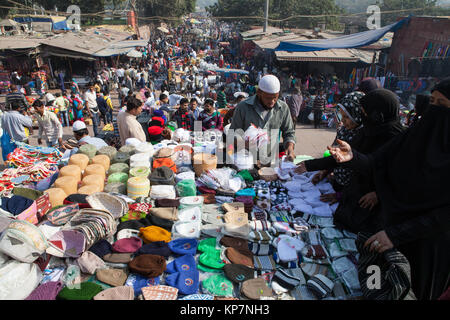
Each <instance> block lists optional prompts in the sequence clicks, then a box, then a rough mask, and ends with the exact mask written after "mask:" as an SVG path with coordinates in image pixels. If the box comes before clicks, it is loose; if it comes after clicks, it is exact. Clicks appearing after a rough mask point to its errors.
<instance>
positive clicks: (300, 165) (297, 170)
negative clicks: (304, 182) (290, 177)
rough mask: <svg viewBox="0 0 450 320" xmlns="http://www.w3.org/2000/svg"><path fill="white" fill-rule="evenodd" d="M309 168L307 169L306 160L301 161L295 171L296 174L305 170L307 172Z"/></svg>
mask: <svg viewBox="0 0 450 320" xmlns="http://www.w3.org/2000/svg"><path fill="white" fill-rule="evenodd" d="M307 171H308V170H306V166H305V162H304V161H302V162H300V163H299V164H298V165H297V167H296V168H295V169H294V172H295V173H296V174H304V173H305V172H307Z"/></svg>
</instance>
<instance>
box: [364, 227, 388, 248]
mask: <svg viewBox="0 0 450 320" xmlns="http://www.w3.org/2000/svg"><path fill="white" fill-rule="evenodd" d="M368 246H370V251H374V250H375V251H376V252H378V253H383V252H384V251H386V250H389V249H392V248H393V247H394V244H393V243H392V242H391V239H389V237H388V236H387V234H386V232H385V231H384V230H382V231H380V232H378V233H376V234H374V235H373V236H371V237H370V238H369V239H367V241H366V243H365V244H364V248H366V247H368Z"/></svg>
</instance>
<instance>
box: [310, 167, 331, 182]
mask: <svg viewBox="0 0 450 320" xmlns="http://www.w3.org/2000/svg"><path fill="white" fill-rule="evenodd" d="M327 175H328V170H320V171H319V172H317V173H316V174H315V175H314V176H313V177H312V179H311V182H312V184H314V185H316V184H318V183H319V182H320V181H322V180H323V179H325V178H326V177H327Z"/></svg>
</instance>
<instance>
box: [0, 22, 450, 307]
mask: <svg viewBox="0 0 450 320" xmlns="http://www.w3.org/2000/svg"><path fill="white" fill-rule="evenodd" d="M198 23H199V24H198V25H197V26H196V28H203V29H204V31H205V32H206V31H207V30H208V32H210V35H211V36H210V37H209V38H207V40H203V41H202V40H201V38H200V37H199V36H192V34H190V33H189V30H190V28H191V27H192V25H191V24H190V23H189V22H188V21H186V23H185V24H182V25H180V26H178V27H176V28H172V29H170V31H169V34H170V36H169V34H167V33H163V32H160V33H157V34H154V35H153V34H152V36H151V38H150V39H149V41H148V46H146V47H144V48H141V51H140V52H141V53H142V57H141V58H132V59H128V61H121V62H120V63H119V64H118V65H116V66H115V67H110V66H104V67H102V69H101V70H98V71H97V72H96V73H95V74H93V75H92V76H91V77H90V82H89V83H88V84H87V85H85V86H82V85H81V84H79V83H77V81H76V80H75V79H74V78H71V77H70V75H67V76H65V75H64V74H62V73H61V72H58V74H57V79H58V90H43V86H42V84H41V83H38V82H39V79H38V78H36V79H34V83H33V84H32V85H31V87H32V88H33V90H34V92H35V93H36V94H35V95H31V94H30V92H31V89H30V85H29V83H30V81H31V80H32V79H31V78H30V77H29V76H28V75H23V76H22V77H24V78H26V81H24V80H23V79H20V77H19V75H18V74H17V72H14V73H13V74H12V76H11V77H12V81H11V85H10V88H9V92H8V93H7V95H6V102H5V105H4V106H3V110H2V115H1V129H2V135H1V143H2V145H1V146H2V156H3V160H4V161H5V164H6V165H7V167H6V169H5V170H3V172H2V173H1V175H0V195H1V203H0V218H1V220H0V222H1V223H0V231H1V236H0V270H2V271H1V272H0V288H1V290H0V299H28V300H55V299H64V300H91V299H94V300H112V299H117V300H135V299H144V300H176V299H180V300H239V299H241V300H320V299H325V300H348V299H373V300H404V299H408V300H414V299H419V300H436V299H447V300H448V299H450V292H449V286H450V256H449V254H448V248H449V245H450V214H449V210H448V208H449V205H450V203H449V200H448V199H449V198H448V195H447V194H448V192H447V191H448V189H447V188H445V186H444V183H443V181H447V180H449V179H450V177H447V179H446V178H445V177H446V176H448V175H449V172H450V170H448V169H449V161H450V158H449V155H448V150H449V147H450V146H449V143H450V141H449V139H450V134H449V132H448V130H450V126H449V121H450V118H449V115H450V113H449V112H450V109H449V108H450V79H449V78H447V79H443V80H442V81H440V82H439V83H437V84H436V85H435V87H434V88H433V90H432V91H431V94H430V95H428V96H426V95H422V96H417V98H416V104H415V107H414V110H413V111H412V112H410V113H409V114H408V117H407V118H405V119H403V118H401V117H400V110H401V105H400V101H399V99H398V97H397V96H396V95H395V94H394V93H393V92H392V91H389V90H387V89H384V88H383V86H382V84H381V83H380V81H378V80H377V79H374V78H366V79H363V80H362V81H360V82H359V83H357V85H356V86H351V85H348V84H347V83H346V82H345V81H342V80H340V79H338V78H337V77H336V76H335V75H300V74H296V73H294V72H292V73H289V72H286V71H283V70H281V69H280V70H277V68H276V66H274V65H267V64H262V63H261V62H260V61H258V60H257V59H254V58H250V59H246V58H244V57H243V56H242V55H240V54H239V48H238V47H237V46H236V43H235V37H234V34H235V32H236V30H235V27H234V26H233V25H230V24H226V23H221V24H219V23H217V22H212V21H211V20H209V19H205V20H204V21H203V22H202V21H200V22H198ZM64 78H66V79H67V78H69V80H70V81H69V83H70V84H69V85H68V86H67V82H65V80H64ZM51 91H53V92H51ZM115 97H117V101H118V103H115V101H116V98H115ZM298 123H301V124H305V125H311V126H314V128H324V127H326V128H329V127H331V128H336V138H335V139H334V141H330V143H329V147H328V150H326V152H325V154H324V156H323V157H322V158H317V159H314V158H312V157H310V156H307V155H296V154H295V152H294V149H295V144H296V143H297V141H296V134H295V132H296V131H295V130H296V125H297V124H298ZM36 124H37V127H38V130H39V131H38V145H37V146H33V145H31V144H30V137H31V136H32V134H33V127H36ZM90 125H92V129H93V135H92V134H91V133H90V131H89V127H90ZM63 127H71V130H72V132H73V137H71V138H70V139H66V140H64V139H63ZM373 265H376V266H379V268H380V272H381V275H380V281H379V282H380V286H379V287H376V288H373V287H371V286H370V285H369V283H370V281H368V280H370V279H369V278H370V276H371V275H372V274H371V273H370V272H368V268H369V267H370V266H373Z"/></svg>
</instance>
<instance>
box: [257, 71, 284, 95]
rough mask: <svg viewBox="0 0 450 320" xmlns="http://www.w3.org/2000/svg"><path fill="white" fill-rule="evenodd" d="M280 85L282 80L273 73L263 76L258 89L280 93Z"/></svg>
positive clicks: (270, 92)
mask: <svg viewBox="0 0 450 320" xmlns="http://www.w3.org/2000/svg"><path fill="white" fill-rule="evenodd" d="M280 87H281V85H280V80H278V78H277V77H275V76H274V75H271V74H269V75H267V76H264V77H262V78H261V80H259V84H258V89H260V90H261V91H264V92H265V93H269V94H275V93H279V92H280Z"/></svg>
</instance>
